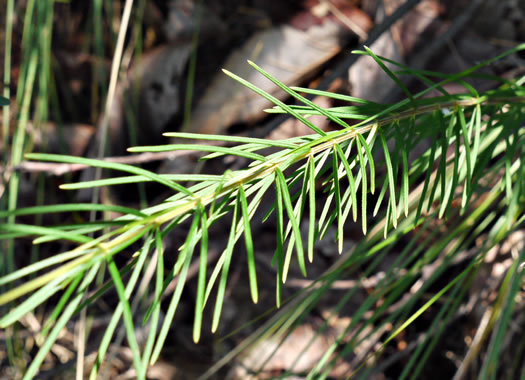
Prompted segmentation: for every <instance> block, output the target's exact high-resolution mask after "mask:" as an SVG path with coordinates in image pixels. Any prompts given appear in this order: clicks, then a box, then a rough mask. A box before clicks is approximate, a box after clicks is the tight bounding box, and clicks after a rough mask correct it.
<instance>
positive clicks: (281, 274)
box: [273, 181, 289, 308]
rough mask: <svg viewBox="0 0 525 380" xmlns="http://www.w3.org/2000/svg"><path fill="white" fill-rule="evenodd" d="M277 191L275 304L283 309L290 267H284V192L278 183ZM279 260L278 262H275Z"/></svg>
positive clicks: (276, 184)
mask: <svg viewBox="0 0 525 380" xmlns="http://www.w3.org/2000/svg"><path fill="white" fill-rule="evenodd" d="M275 191H276V197H277V200H276V208H275V210H276V211H275V212H276V216H277V227H276V235H277V248H276V250H275V255H274V260H273V261H274V262H275V261H277V262H276V263H275V265H276V266H277V278H276V285H275V303H276V305H277V307H278V308H279V307H281V294H282V284H283V283H285V282H286V278H287V276H288V270H289V268H288V267H285V266H284V253H283V247H284V236H283V231H284V210H283V192H282V190H281V186H280V185H279V183H278V182H277V181H276V183H275ZM275 259H277V260H275Z"/></svg>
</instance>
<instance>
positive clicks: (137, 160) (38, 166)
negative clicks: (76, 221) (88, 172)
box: [0, 150, 196, 176]
mask: <svg viewBox="0 0 525 380" xmlns="http://www.w3.org/2000/svg"><path fill="white" fill-rule="evenodd" d="M194 153H196V151H193V150H181V151H172V152H155V153H152V152H146V153H141V154H135V155H132V156H116V157H106V158H103V159H102V161H106V162H117V163H120V164H143V163H147V162H153V161H162V160H172V159H174V158H176V157H179V156H185V155H189V154H194ZM90 167H91V166H88V165H84V164H57V163H52V162H34V161H22V162H21V163H20V164H18V165H17V166H15V170H20V171H25V172H36V173H39V172H46V173H47V174H49V175H56V176H61V175H64V174H66V173H72V172H76V171H79V170H84V169H87V168H90ZM0 169H1V168H0Z"/></svg>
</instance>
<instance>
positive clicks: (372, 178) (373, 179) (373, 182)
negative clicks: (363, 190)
mask: <svg viewBox="0 0 525 380" xmlns="http://www.w3.org/2000/svg"><path fill="white" fill-rule="evenodd" d="M357 138H358V139H359V140H360V142H361V145H362V146H363V148H365V152H366V156H367V157H368V165H369V166H370V193H372V194H374V192H375V188H376V169H375V165H374V157H373V156H372V151H371V150H370V147H369V146H368V143H367V142H366V140H365V138H364V137H363V135H361V134H360V133H358V134H357Z"/></svg>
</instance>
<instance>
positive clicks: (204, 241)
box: [193, 203, 208, 343]
mask: <svg viewBox="0 0 525 380" xmlns="http://www.w3.org/2000/svg"><path fill="white" fill-rule="evenodd" d="M199 207H200V208H201V231H202V238H201V254H200V258H199V276H198V280H197V298H196V301H195V317H194V322H193V341H194V342H195V343H198V342H199V340H200V336H201V330H202V317H203V313H204V294H205V292H206V269H207V266H208V221H207V216H206V210H205V209H204V207H203V206H202V204H200V203H199Z"/></svg>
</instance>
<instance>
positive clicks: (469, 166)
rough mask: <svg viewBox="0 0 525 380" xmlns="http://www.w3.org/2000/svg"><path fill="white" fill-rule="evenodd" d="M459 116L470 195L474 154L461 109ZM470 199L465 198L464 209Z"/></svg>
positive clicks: (466, 189) (458, 108)
mask: <svg viewBox="0 0 525 380" xmlns="http://www.w3.org/2000/svg"><path fill="white" fill-rule="evenodd" d="M457 110H458V115H459V125H460V126H461V133H462V137H463V146H464V147H465V155H466V159H467V175H466V177H465V182H466V186H465V192H464V194H466V195H469V194H470V193H471V190H470V189H471V186H472V169H473V168H472V162H471V160H472V153H471V151H470V139H471V138H470V134H469V133H468V131H467V123H466V121H465V113H464V112H463V109H462V108H461V107H459V106H458V107H457ZM456 144H459V141H458V140H457V141H456ZM467 198H468V197H467V196H465V197H464V198H463V201H462V205H461V207H462V208H465V206H466V204H467V201H468V199H467Z"/></svg>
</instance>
